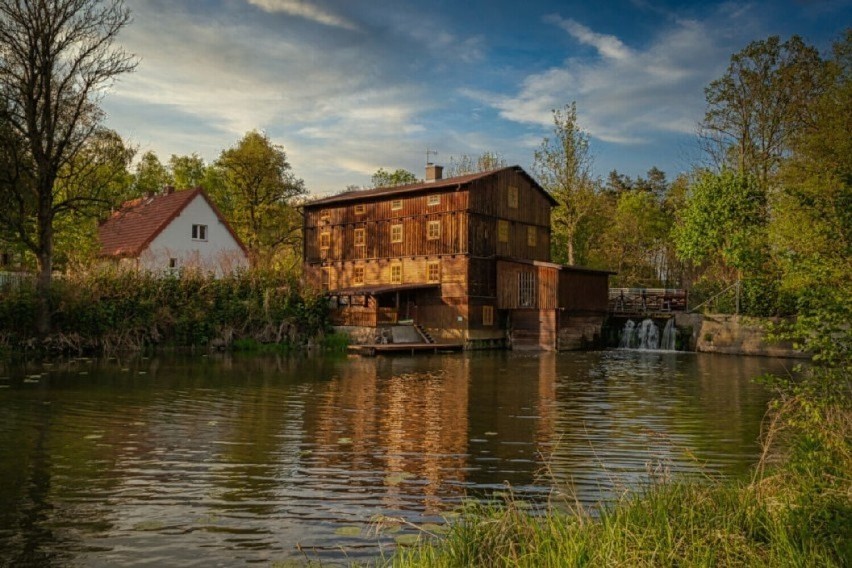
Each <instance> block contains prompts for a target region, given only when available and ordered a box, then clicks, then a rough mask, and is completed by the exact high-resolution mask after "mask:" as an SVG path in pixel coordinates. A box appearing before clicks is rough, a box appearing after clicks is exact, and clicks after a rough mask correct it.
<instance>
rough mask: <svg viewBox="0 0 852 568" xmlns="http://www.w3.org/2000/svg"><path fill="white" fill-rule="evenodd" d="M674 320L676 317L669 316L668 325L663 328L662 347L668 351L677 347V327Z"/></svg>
mask: <svg viewBox="0 0 852 568" xmlns="http://www.w3.org/2000/svg"><path fill="white" fill-rule="evenodd" d="M674 321H675V320H674V318H669V321H667V322H666V327H665V329H663V339H662V341H660V349H664V350H666V351H674V350H675V349H676V346H675V340H676V339H677V328H676V327H675V325H674Z"/></svg>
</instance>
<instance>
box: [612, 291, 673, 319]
mask: <svg viewBox="0 0 852 568" xmlns="http://www.w3.org/2000/svg"><path fill="white" fill-rule="evenodd" d="M687 300H688V295H687V292H686V290H682V289H680V288H610V289H609V311H610V313H614V314H618V313H625V314H638V313H645V312H685V311H686V307H687Z"/></svg>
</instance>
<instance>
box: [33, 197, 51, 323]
mask: <svg viewBox="0 0 852 568" xmlns="http://www.w3.org/2000/svg"><path fill="white" fill-rule="evenodd" d="M52 185H53V184H52V183H51V184H50V186H51V189H52ZM36 258H37V260H38V276H37V278H36V298H37V303H36V330H37V331H38V334H39V335H40V336H42V337H44V336H45V335H47V334H48V333H50V327H51V326H50V323H51V322H50V288H51V283H52V279H53V195H52V191H44V190H42V191H41V192H40V195H39V210H38V250H37V251H36Z"/></svg>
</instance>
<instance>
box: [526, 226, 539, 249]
mask: <svg viewBox="0 0 852 568" xmlns="http://www.w3.org/2000/svg"><path fill="white" fill-rule="evenodd" d="M536 233H537V232H536V228H535V227H527V246H531V247H534V246H535V242H536Z"/></svg>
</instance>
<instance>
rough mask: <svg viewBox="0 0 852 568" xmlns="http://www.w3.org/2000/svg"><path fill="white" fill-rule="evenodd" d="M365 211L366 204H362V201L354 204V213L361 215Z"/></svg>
mask: <svg viewBox="0 0 852 568" xmlns="http://www.w3.org/2000/svg"><path fill="white" fill-rule="evenodd" d="M366 212H367V206H366V205H364V204H363V203H360V204H358V205H356V206H355V214H356V215H363V214H364V213H366Z"/></svg>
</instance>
